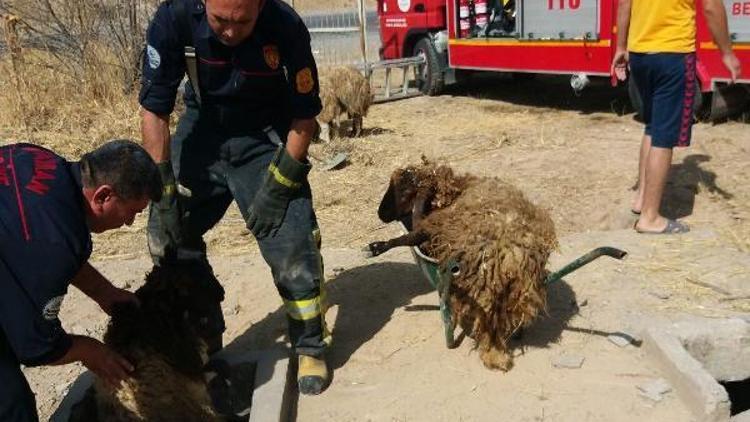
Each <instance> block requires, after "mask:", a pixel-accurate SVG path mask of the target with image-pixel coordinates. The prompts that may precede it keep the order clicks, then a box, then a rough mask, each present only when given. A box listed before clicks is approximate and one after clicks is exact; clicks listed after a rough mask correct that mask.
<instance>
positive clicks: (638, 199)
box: [630, 135, 651, 213]
mask: <svg viewBox="0 0 750 422" xmlns="http://www.w3.org/2000/svg"><path fill="white" fill-rule="evenodd" d="M649 151H651V137H650V136H649V135H643V140H642V141H641V153H640V157H639V159H638V189H636V191H635V198H633V203H632V205H631V206H630V209H631V210H633V211H634V212H636V213H639V212H641V209H642V208H643V193H644V188H643V187H644V181H645V180H646V162H647V161H648V153H649Z"/></svg>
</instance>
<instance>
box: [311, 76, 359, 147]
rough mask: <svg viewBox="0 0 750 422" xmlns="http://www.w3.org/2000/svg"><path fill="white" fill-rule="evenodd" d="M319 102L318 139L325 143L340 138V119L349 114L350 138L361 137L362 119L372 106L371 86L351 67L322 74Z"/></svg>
mask: <svg viewBox="0 0 750 422" xmlns="http://www.w3.org/2000/svg"><path fill="white" fill-rule="evenodd" d="M319 81H320V100H321V102H322V104H323V109H322V110H321V112H320V114H318V117H317V120H318V123H319V124H320V135H319V138H320V139H322V140H324V141H329V140H332V139H335V138H336V137H337V136H338V135H339V130H340V128H339V126H340V122H339V118H340V117H341V115H342V114H344V113H346V114H347V116H348V117H349V119H351V120H352V130H351V132H350V133H349V135H350V136H353V137H358V136H360V134H361V133H362V118H363V117H365V116H367V111H368V110H369V109H370V104H372V95H371V94H370V82H369V81H368V80H367V78H365V77H364V76H363V75H362V73H360V71H359V70H357V69H354V68H352V67H331V68H327V69H324V70H321V73H320V78H319Z"/></svg>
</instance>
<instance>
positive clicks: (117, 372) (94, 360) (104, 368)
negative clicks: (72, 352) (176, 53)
mask: <svg viewBox="0 0 750 422" xmlns="http://www.w3.org/2000/svg"><path fill="white" fill-rule="evenodd" d="M76 342H77V343H79V344H78V345H77V346H78V347H79V350H78V353H80V361H81V363H83V365H84V366H85V367H86V368H88V369H89V370H90V371H91V372H93V373H95V374H96V375H97V376H98V377H99V378H101V379H102V380H104V381H105V382H106V383H107V385H109V386H110V387H112V388H115V389H117V388H119V387H120V386H121V384H122V381H124V380H125V379H126V378H128V377H129V376H130V373H131V372H133V371H134V370H135V368H133V365H131V364H130V362H128V361H127V360H125V358H123V357H122V356H120V355H119V354H118V353H117V352H115V351H113V350H112V349H110V348H109V347H108V346H107V345H105V344H104V343H101V342H100V341H98V340H95V339H93V338H90V337H76Z"/></svg>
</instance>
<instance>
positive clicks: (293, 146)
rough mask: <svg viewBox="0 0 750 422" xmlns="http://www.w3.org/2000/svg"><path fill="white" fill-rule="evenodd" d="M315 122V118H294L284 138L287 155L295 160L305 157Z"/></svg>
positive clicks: (301, 159) (302, 159)
mask: <svg viewBox="0 0 750 422" xmlns="http://www.w3.org/2000/svg"><path fill="white" fill-rule="evenodd" d="M316 126H317V123H316V122H315V119H294V120H292V127H291V129H290V130H289V135H288V136H287V140H286V149H287V151H288V152H289V155H291V156H292V158H294V159H295V160H297V161H304V160H305V159H306V158H307V148H308V147H309V146H310V140H311V139H312V137H313V134H314V133H315V128H316Z"/></svg>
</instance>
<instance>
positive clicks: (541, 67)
mask: <svg viewBox="0 0 750 422" xmlns="http://www.w3.org/2000/svg"><path fill="white" fill-rule="evenodd" d="M724 5H725V8H726V11H727V16H728V23H729V31H730V34H731V37H732V41H733V48H734V51H735V53H736V54H737V57H738V58H739V59H740V61H741V63H742V67H743V74H742V75H741V79H740V80H738V81H737V83H736V84H730V82H731V81H730V77H729V72H728V71H727V70H726V69H725V68H724V66H723V64H722V62H721V55H720V53H719V50H718V48H717V46H716V45H715V44H714V43H713V42H712V40H711V35H710V32H709V30H708V27H707V25H706V21H705V18H704V17H703V15H702V13H701V12H700V11H701V10H702V5H701V4H700V0H698V5H697V8H698V10H699V13H698V17H697V25H698V31H697V41H696V42H697V44H696V52H697V58H698V64H697V77H698V81H699V83H700V88H701V89H700V92H701V94H702V95H697V96H696V111H701V113H700V114H701V115H703V116H704V117H708V118H710V119H718V118H722V117H725V116H727V115H728V114H730V113H732V112H734V111H738V110H742V109H746V108H747V107H748V104H749V103H750V0H724ZM377 7H378V19H379V24H380V37H381V43H382V44H381V45H382V47H381V49H380V56H381V59H383V60H385V61H389V60H393V59H403V58H407V57H421V58H422V59H423V60H422V63H423V64H422V65H420V67H419V71H418V72H417V84H418V87H419V89H420V90H421V91H422V92H423V93H425V94H428V95H437V94H439V93H440V92H441V91H442V90H443V87H444V86H445V85H446V84H450V83H455V82H456V79H457V74H458V75H460V74H462V73H469V72H471V71H491V72H509V73H512V74H514V75H517V76H524V75H526V76H531V75H533V74H558V75H570V76H571V86H572V87H573V89H574V90H576V91H580V90H582V89H583V88H585V87H586V85H587V84H588V83H589V81H590V80H591V78H595V77H601V78H610V79H612V76H611V75H610V66H611V63H612V57H613V55H614V53H615V49H616V33H617V27H616V20H617V19H616V16H617V10H616V9H617V0H377ZM612 81H613V84H615V83H616V82H615V81H614V80H613V79H612ZM629 88H630V89H629V92H630V94H631V95H630V96H631V101H632V102H633V103H634V104H633V105H634V107H636V109H638V108H639V106H640V100H639V99H638V95H637V89H635V87H634V85H633V83H632V78H631V82H630V87H629Z"/></svg>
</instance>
